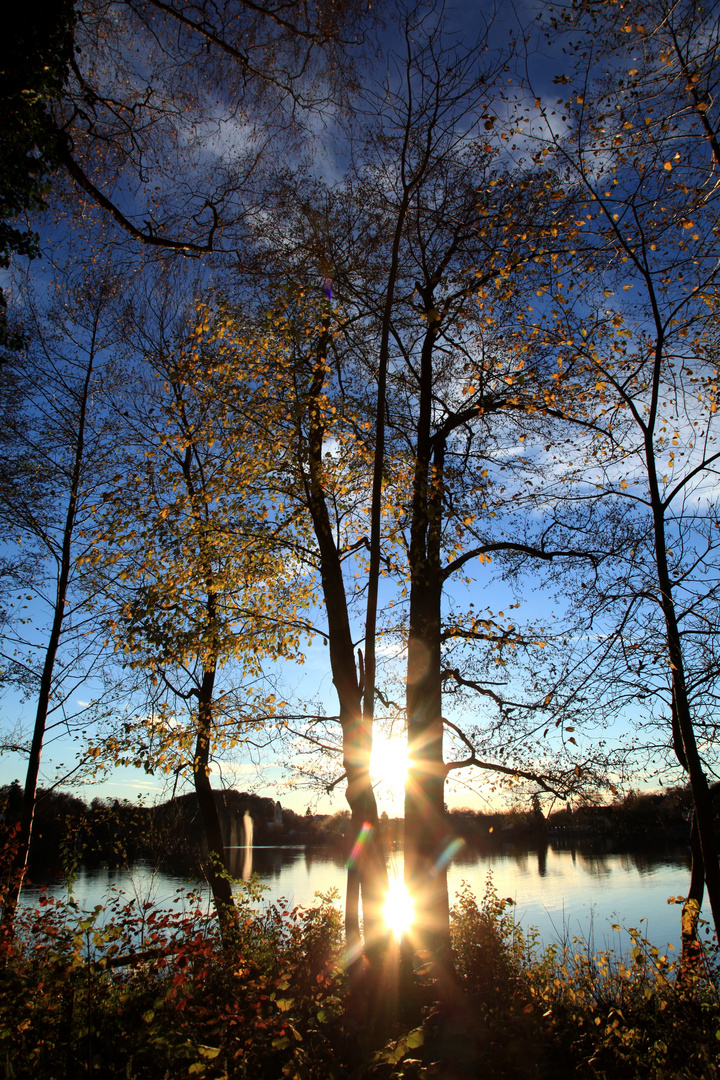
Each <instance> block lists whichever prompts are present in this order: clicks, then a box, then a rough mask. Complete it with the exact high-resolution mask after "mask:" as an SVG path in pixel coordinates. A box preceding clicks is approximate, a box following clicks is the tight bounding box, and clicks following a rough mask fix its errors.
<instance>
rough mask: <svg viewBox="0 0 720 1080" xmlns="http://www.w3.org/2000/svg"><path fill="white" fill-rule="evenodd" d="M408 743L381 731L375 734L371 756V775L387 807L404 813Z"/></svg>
mask: <svg viewBox="0 0 720 1080" xmlns="http://www.w3.org/2000/svg"><path fill="white" fill-rule="evenodd" d="M407 770H408V759H407V743H406V741H405V739H404V738H401V737H399V736H396V735H392V736H389V737H388V736H387V735H383V734H382V733H380V732H376V733H375V734H374V735H373V748H372V755H371V757H370V776H371V777H372V782H373V784H375V785H377V792H378V796H379V798H380V799H381V800H382V803H383V804H386V807H385V808H386V809H388V810H389V809H392V810H393V811H394V812H396V813H402V806H403V798H404V792H405V779H406V777H407Z"/></svg>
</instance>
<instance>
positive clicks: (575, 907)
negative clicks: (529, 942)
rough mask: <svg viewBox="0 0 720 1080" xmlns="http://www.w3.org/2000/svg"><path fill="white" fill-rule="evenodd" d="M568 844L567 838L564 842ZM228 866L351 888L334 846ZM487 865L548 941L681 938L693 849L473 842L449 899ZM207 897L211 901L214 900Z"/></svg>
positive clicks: (91, 888)
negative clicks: (616, 927) (635, 935)
mask: <svg viewBox="0 0 720 1080" xmlns="http://www.w3.org/2000/svg"><path fill="white" fill-rule="evenodd" d="M565 843H566V842H565ZM230 855H231V871H232V873H233V874H234V876H236V877H238V878H240V877H243V878H245V879H247V877H248V876H249V875H250V873H251V872H252V873H256V874H257V875H258V877H259V879H260V881H261V882H262V884H263V885H264V886H266V887H267V892H266V893H265V901H266V902H268V901H270V902H272V901H275V900H278V899H280V898H283V899H284V900H285V901H286V903H287V905H288V906H295V905H296V904H299V905H302V906H308V905H310V904H312V903H313V902H314V899H315V894H316V893H317V892H322V893H327V892H329V891H331V890H337V892H338V904H339V905H341V904H342V899H343V897H344V890H345V858H344V855H343V854H342V852H341V851H340V850H339V849H335V848H328V847H307V848H306V847H301V846H294V847H293V846H290V847H265V848H264V847H256V848H254V849H253V850H252V855H251V856H250V855H249V853H248V851H247V850H246V849H244V848H234V849H230ZM390 873H391V875H392V876H393V877H397V878H401V877H402V853H401V852H400V851H395V852H392V853H391V855H390ZM488 873H492V879H493V883H494V886H495V889H496V891H497V893H498V895H499V896H503V897H511V898H512V899H513V900H514V901H515V904H516V906H515V917H516V918H517V920H518V921H519V922H520V923H521V924H522V926H523V927H525V928H529V927H532V926H534V927H537V928H538V930H539V933H540V939H541V941H542V942H543V943H544V944H550V943H551V942H561V941H571V940H572V938H573V937H574V936H578V937H581V938H583V939H587V938H588V937H589V936H590V935H592V936H593V939H594V946H593V949H594V950H598V949H603V948H605V947H610V948H613V949H614V950H615V951H621V950H622V951H624V950H625V948H626V947H627V943H628V937H627V934H624V933H623V934H618V933H617V932H616V931H613V930H612V929H611V926H612V924H613V923H620V925H621V926H622V927H624V928H625V929H627V928H630V927H637V928H639V929H641V931H642V933H643V935H644V936H646V937H648V938H649V940H650V941H652V942H653V944H655V945H657V946H658V947H660V948H661V949H663V950H664V949H665V948H666V947H667V945H668V943H671V944H672V945H673V946H674V947H675V949H676V950H677V949H679V946H680V907H679V906H677V905H674V904H670V905H669V904H668V903H667V900H668V898H669V897H671V896H679V895H684V894H685V893H686V892H687V888H688V883H689V877H690V853H689V850H688V849H687V848H686V847H683V846H672V847H670V846H668V847H645V848H643V849H636V850H633V851H622V852H618V851H614V852H602V851H599V850H593V848H592V847H591V846H584V845H580V844H578V845H577V846H574V847H571V846H565V845H563V846H560V845H552V844H551V845H549V846H545V845H543V846H541V847H535V848H531V847H519V846H513V847H510V846H508V847H505V848H499V849H497V850H486V851H483V852H478V851H474V850H472V849H469V848H466V849H465V850H464V851H462V852H460V854H459V855H457V856H456V857H455V858H454V859H453V860H452V862H451V863H450V865H449V867H448V888H449V891H450V898H451V902H452V900H453V897H455V896H457V893H458V891H459V890H460V889H461V888H462V886H463V883H464V882H467V883H468V885H469V886H470V887H471V889H472V890H473V892H474V893H475V894H476V895H477V896H478V897H481V896H482V894H483V892H484V890H485V882H486V879H487V876H488ZM186 882H187V879H185V878H183V877H181V876H179V875H174V874H172V873H168V872H167V871H164V870H163V871H155V870H154V869H153V868H152V867H150V866H149V865H147V864H144V863H138V864H136V865H135V866H134V867H133V868H131V869H125V870H122V869H108V868H107V867H88V866H81V867H80V870H79V873H78V876H77V879H76V881H75V883H74V886H73V897H74V899H75V900H76V902H77V903H78V905H79V906H80V907H81V908H84V909H92V908H94V907H95V905H96V904H102V903H104V902H105V900H106V899H107V897H108V895H109V893H110V890H111V889H112V887H113V886H115V887H116V888H118V889H120V890H122V891H123V892H125V893H126V894H128V895H129V896H133V895H134V896H136V897H137V898H138V899H139V900H140V901H145V900H151V901H152V902H154V903H155V904H157V905H158V906H160V907H162V906H172V904H173V903H174V901H175V898H176V892H177V889H178V888H180V887H181V886H182V885H183V884H185V883H186ZM47 884H48V889H49V891H50V892H51V893H53V894H54V895H56V896H62V895H65V896H66V895H67V890H66V888H65V887H64V886H63V884H62V883H61V882H59V881H58V880H57V879H54V880H53V881H51V882H49V883H47ZM39 886H40V883H39V882H36V883H31V884H29V885H27V886H26V887H25V888H24V889H23V902H24V903H26V904H34V903H35V902H36V900H37V896H38V888H39ZM208 902H209V900H208Z"/></svg>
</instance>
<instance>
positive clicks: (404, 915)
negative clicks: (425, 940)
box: [383, 881, 415, 940]
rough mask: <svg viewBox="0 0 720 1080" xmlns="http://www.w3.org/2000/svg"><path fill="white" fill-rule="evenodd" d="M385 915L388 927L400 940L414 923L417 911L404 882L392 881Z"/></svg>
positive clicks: (386, 901)
mask: <svg viewBox="0 0 720 1080" xmlns="http://www.w3.org/2000/svg"><path fill="white" fill-rule="evenodd" d="M383 915H384V917H385V922H386V924H387V925H388V927H389V928H390V929H391V930H392V932H393V933H394V935H395V937H396V938H397V939H398V940H400V938H401V937H402V935H403V934H405V933H407V931H408V930H409V929H410V927H411V926H412V923H413V919H414V917H415V910H414V905H413V901H412V897H411V896H410V893H409V892H408V890H407V886H406V885H405V883H404V882H402V881H391V882H390V887H389V889H388V893H387V898H386V900H385V906H384V908H383Z"/></svg>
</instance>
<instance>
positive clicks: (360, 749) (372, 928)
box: [301, 329, 388, 962]
mask: <svg viewBox="0 0 720 1080" xmlns="http://www.w3.org/2000/svg"><path fill="white" fill-rule="evenodd" d="M327 344H328V332H327V329H325V331H324V332H323V334H322V335H321V339H320V342H319V348H318V352H317V355H316V357H315V361H314V369H313V372H312V380H311V385H310V389H309V400H310V404H309V416H308V440H307V451H308V452H307V461H308V466H307V472H306V473H305V475H304V478H303V479H304V484H305V493H306V499H307V504H308V508H309V510H310V515H311V518H312V522H313V529H314V532H315V538H316V540H317V544H318V549H319V552H320V578H321V583H322V590H323V597H324V599H325V608H326V612H327V620H328V644H329V650H330V667H331V670H332V676H333V682H334V684H335V690H336V692H337V695H338V703H339V714H340V726H341V729H342V737H343V765H344V769H345V773H346V776H347V789H346V796H345V797H346V799H347V802H348V805H349V807H350V815H351V843H352V855H351V859H350V865H349V875H350V876H349V879H348V901H349V902H348V904H347V907H346V922H345V929H346V934H347V937H348V941H349V942H352V941H355V942H359V941H360V925H359V905H358V903H357V900H356V889H357V886H356V879H357V880H359V884H360V891H361V894H362V904H363V923H364V938H365V953H366V956H367V958H368V959H369V960H370V961H371V962H373V961H374V960H376V959H377V960H379V959H380V958H381V956H382V955H383V954H384V951H385V947H386V944H387V940H388V937H387V930H386V927H385V924H384V919H383V913H382V908H383V903H384V899H385V895H386V893H387V887H388V879H387V867H386V865H385V855H384V852H383V848H382V842H381V839H380V827H379V817H378V811H377V803H376V801H375V792H374V791H373V788H372V783H371V779H370V752H371V750H372V720H366V719H365V718H364V717H363V713H362V694H363V685H362V677H361V676H359V675H358V670H357V667H356V663H355V649H354V644H353V640H352V634H351V631H350V620H349V616H348V609H347V597H346V595H345V582H344V580H343V573H342V562H341V558H340V552H339V551H338V547H337V544H336V542H335V536H334V534H333V528H332V523H331V520H330V515H329V512H328V507H327V501H326V496H325V488H324V477H323V461H322V455H323V440H324V436H325V428H324V422H323V419H322V415H321V404H320V402H321V398H322V393H323V389H324V385H325V378H326V350H327ZM301 457H302V455H301Z"/></svg>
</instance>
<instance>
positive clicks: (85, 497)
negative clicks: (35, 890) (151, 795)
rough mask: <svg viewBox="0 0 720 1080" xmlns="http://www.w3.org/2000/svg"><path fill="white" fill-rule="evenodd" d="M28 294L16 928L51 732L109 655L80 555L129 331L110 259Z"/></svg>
mask: <svg viewBox="0 0 720 1080" xmlns="http://www.w3.org/2000/svg"><path fill="white" fill-rule="evenodd" d="M52 291H54V295H52ZM26 305H27V306H26V309H25V313H26V316H27V322H26V327H25V329H27V330H28V331H30V332H31V333H30V336H29V338H28V344H27V346H26V348H25V349H24V351H23V352H22V353H17V354H15V355H12V354H10V355H9V356H8V357H7V359H6V361H5V364H4V366H3V377H4V379H6V380H9V381H10V382H11V383H14V385H15V386H17V384H18V371H19V372H21V375H22V401H21V404H20V405H19V406H18V407H17V408H16V410H15V411H14V413H13V414H12V415H11V417H10V418H9V419H10V421H11V428H10V431H9V432H8V431H6V432H5V434H4V439H5V443H6V447H7V448H9V449H10V451H11V456H10V458H9V460H8V458H6V460H5V462H4V467H3V472H2V478H1V484H0V515H1V517H2V521H3V526H4V529H5V534H6V536H7V537H10V538H12V539H13V540H14V541H15V542H16V543H17V544H18V546H20V547H23V548H25V550H26V551H27V552H29V553H30V558H31V560H32V564H33V565H32V570H31V572H28V563H27V558H28V557H27V556H26V560H25V563H24V564H23V572H22V576H21V577H20V578H19V580H18V581H17V582H16V585H19V586H21V587H22V589H23V592H22V593H21V595H20V597H18V599H19V600H21V598H22V597H23V596H25V597H26V599H27V600H30V601H33V603H34V605H35V606H36V607H35V609H34V610H33V612H32V624H34V627H33V628H35V627H37V633H33V634H31V635H30V636H28V635H27V633H26V631H25V630H24V625H25V624H26V623H27V622H30V620H29V619H18V620H17V622H16V624H15V627H14V633H13V635H12V636H8V635H6V637H5V648H6V649H7V648H8V647H10V648H12V650H13V651H12V654H10V655H8V654H6V658H7V659H8V660H9V662H10V664H11V665H12V669H13V673H17V674H18V676H19V678H20V681H21V683H22V684H23V685H24V686H25V688H26V692H27V693H28V696H32V697H33V698H35V700H36V711H35V721H34V727H33V734H32V740H31V743H30V747H29V751H28V766H27V774H26V779H25V788H24V794H23V807H22V816H21V822H20V833H19V841H18V848H17V854H16V857H15V862H14V866H13V871H12V873H13V877H12V881H11V883H10V886H9V889H8V891H7V892H6V895H5V901H4V907H3V913H2V925H3V930H4V932H6V933H8V932H11V931H12V926H13V920H14V915H15V910H16V907H17V902H18V896H19V893H20V888H21V886H22V879H23V876H24V874H25V870H26V866H27V860H28V853H29V850H30V842H31V838H32V829H33V817H34V812H35V805H36V800H37V788H38V778H39V775H40V766H41V759H42V750H43V743H44V741H45V737H46V734H47V732H48V731H49V730H53V731H54V733H58V732H62V731H63V730H72V728H73V726H74V725H76V724H78V723H79V720H80V719H81V717H80V718H79V717H78V716H77V715H74V713H75V708H74V703H73V695H74V694H75V692H76V691H77V687H78V686H79V685H81V684H82V683H83V681H84V680H86V679H87V678H89V677H90V676H91V675H94V674H95V673H96V669H97V667H98V665H99V662H100V657H101V655H102V646H101V641H100V640H99V639H98V629H99V627H98V624H97V620H96V619H95V618H94V615H93V599H94V598H93V596H92V589H91V587H90V586H89V584H88V582H87V580H86V578H85V576H84V574H83V572H82V570H80V569H79V567H78V562H77V560H78V558H79V557H80V556H81V555H82V552H83V548H84V541H83V539H82V532H83V528H84V527H85V525H86V524H87V522H88V519H89V518H90V516H91V514H92V506H91V500H92V499H93V498H95V499H97V498H98V497H99V495H98V493H99V491H101V490H102V485H103V481H104V478H105V463H106V461H107V458H108V455H109V441H108V434H109V432H108V428H109V425H108V422H107V417H106V416H104V415H103V411H102V402H103V398H104V395H105V393H106V391H107V384H108V381H109V380H110V379H111V377H112V368H113V360H117V353H118V352H119V351H120V347H121V342H122V338H123V324H122V300H121V287H120V283H119V280H118V278H117V276H116V275H114V274H113V272H112V268H111V267H109V266H105V267H102V266H100V265H95V266H93V268H92V270H91V271H90V272H83V271H77V270H75V272H74V273H72V272H68V273H67V275H66V276H62V275H61V276H60V277H59V279H57V280H56V282H55V283H54V290H51V302H50V304H49V305H48V307H47V309H45V310H43V309H42V308H38V307H37V306H35V302H34V298H33V297H32V293H31V292H30V291H28V293H27V294H26ZM113 354H115V355H113ZM25 590H27V592H26V591H25ZM43 606H44V607H45V612H44V613H42V608H43ZM41 613H42V614H41ZM43 614H45V615H46V617H47V623H46V624H43V621H42V619H43ZM82 712H84V707H82V706H81V713H82Z"/></svg>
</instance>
